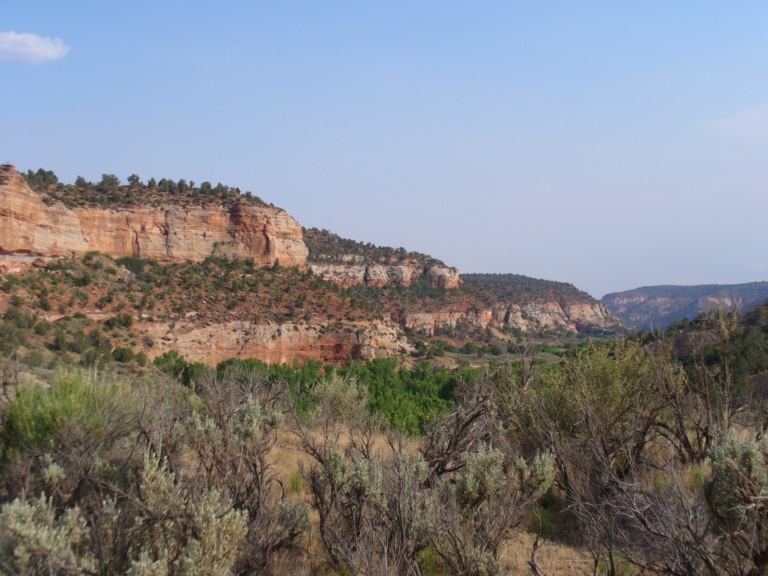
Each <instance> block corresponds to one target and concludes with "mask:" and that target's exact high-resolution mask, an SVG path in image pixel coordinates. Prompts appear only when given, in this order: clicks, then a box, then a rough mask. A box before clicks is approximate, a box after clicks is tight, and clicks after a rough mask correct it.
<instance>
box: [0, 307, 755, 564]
mask: <svg viewBox="0 0 768 576" xmlns="http://www.w3.org/2000/svg"><path fill="white" fill-rule="evenodd" d="M764 316H765V314H764V313H762V312H760V313H755V315H753V316H751V317H749V318H747V319H746V320H743V319H740V318H738V317H736V316H733V315H718V316H709V317H705V318H701V319H699V320H697V321H696V322H695V323H693V324H691V325H688V326H683V325H680V326H677V327H676V329H675V330H672V331H670V332H669V333H666V334H658V333H654V334H641V335H639V336H638V337H637V338H634V339H631V340H628V341H619V340H615V341H613V342H608V343H604V344H601V345H588V346H583V347H579V348H576V349H573V350H571V351H569V352H567V353H565V354H564V355H563V357H562V360H561V362H560V363H558V364H552V363H546V364H544V363H538V362H534V361H533V359H532V358H530V357H528V356H526V355H525V354H524V355H523V358H522V360H520V361H519V362H517V363H515V364H507V363H499V364H494V363H491V364H489V365H487V366H486V367H485V368H482V369H474V370H469V369H467V370H463V371H448V370H441V369H435V368H433V367H430V366H427V365H419V366H416V367H415V368H413V369H405V368H401V367H398V366H397V365H396V364H395V363H394V362H392V361H388V360H378V361H374V362H370V363H352V364H350V365H348V366H339V367H323V366H321V365H320V364H317V363H308V364H305V365H302V366H294V367H286V366H267V365H264V364H261V363H259V362H255V361H242V360H233V361H228V362H224V363H222V364H221V365H219V366H218V367H216V368H207V367H205V366H202V365H199V364H191V363H189V362H187V361H186V360H184V359H183V358H182V357H180V356H179V355H178V354H173V353H169V354H166V355H165V356H163V357H160V359H158V360H156V362H155V363H154V364H153V365H152V366H148V367H147V368H146V371H145V372H143V373H142V374H141V375H139V376H136V377H133V378H131V379H127V378H124V377H119V376H113V375H110V374H109V373H102V374H100V375H98V376H96V375H94V374H92V373H91V374H89V373H86V372H83V371H82V370H80V371H79V370H77V369H72V368H70V369H67V370H63V369H62V368H59V369H58V371H55V372H54V373H53V375H51V373H50V372H46V371H41V370H40V369H35V368H30V367H28V366H25V365H23V364H22V365H21V368H19V364H18V363H17V362H15V361H5V362H4V364H3V365H2V366H0V368H2V370H0V372H2V374H3V375H4V376H3V381H4V387H3V393H4V397H3V400H2V403H1V404H0V501H2V507H1V508H0V566H1V567H2V570H3V571H5V572H8V573H25V574H43V573H45V574H49V573H56V574H68V573H72V574H75V573H77V574H80V573H87V574H107V573H109V574H119V573H127V574H230V573H232V574H234V573H237V574H261V573H297V574H317V573H327V574H365V575H382V576H383V575H390V574H392V575H395V574H417V575H418V574H449V575H451V574H453V575H459V574H462V575H464V574H475V575H478V576H481V575H482V576H484V575H492V574H501V573H509V572H510V571H511V570H512V569H511V567H510V566H509V565H508V564H505V562H507V561H508V560H506V558H507V557H508V556H507V552H508V551H509V550H510V549H516V548H519V547H520V546H521V545H522V544H521V542H523V541H524V540H523V539H521V537H520V536H519V534H520V531H521V530H523V531H530V532H534V533H536V534H538V538H536V539H534V541H533V547H532V549H526V550H523V551H521V552H520V554H522V556H523V557H524V558H527V559H528V565H527V568H526V570H528V571H530V572H531V573H533V574H542V573H545V570H544V568H543V567H542V563H541V560H540V558H539V555H538V554H539V552H538V551H539V547H540V540H541V539H546V540H548V541H555V542H561V543H564V544H565V543H567V544H568V545H570V546H572V547H574V548H575V549H578V550H581V551H582V553H583V554H584V555H585V556H589V557H591V559H592V567H593V568H592V570H591V571H592V572H594V573H595V574H602V575H610V576H618V575H629V574H637V575H640V574H647V573H656V574H672V575H677V574H679V575H691V574H693V575H709V576H715V575H721V574H726V575H733V576H746V575H755V576H756V575H758V574H765V573H766V570H768V480H767V479H768V444H767V443H766V438H765V435H764V433H765V429H766V426H767V425H768V420H766V407H767V406H768V394H767V393H766V386H765V377H764V376H765V373H766V362H765V359H766V355H767V353H766V351H768V329H767V328H766V325H765V322H764ZM118 323H119V322H118ZM11 365H12V366H13V367H15V368H14V369H13V370H9V366H11ZM25 374H26V376H25ZM46 374H48V376H46ZM30 375H35V378H37V381H34V380H32V379H31V378H30ZM40 379H42V380H43V381H42V382H40ZM526 541H527V540H526Z"/></svg>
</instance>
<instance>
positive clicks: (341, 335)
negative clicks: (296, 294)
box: [137, 320, 413, 364]
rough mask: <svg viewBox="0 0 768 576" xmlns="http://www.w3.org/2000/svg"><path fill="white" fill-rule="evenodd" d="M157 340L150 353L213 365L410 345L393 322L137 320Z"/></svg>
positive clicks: (344, 355) (390, 351)
mask: <svg viewBox="0 0 768 576" xmlns="http://www.w3.org/2000/svg"><path fill="white" fill-rule="evenodd" d="M137 328H138V329H139V330H140V331H141V332H143V333H144V334H147V335H149V336H150V337H152V338H153V339H154V341H155V344H154V345H153V346H152V347H151V348H146V349H145V350H144V351H145V352H146V353H147V355H148V356H149V357H150V358H151V357H154V356H158V355H160V354H162V353H163V352H166V351H168V350H176V351H177V352H179V353H181V354H182V355H184V356H185V357H186V358H188V359H190V360H194V361H200V362H205V363H207V364H215V363H217V362H221V361H222V360H226V359H228V358H256V359H258V360H261V361H263V362H266V363H268V364H283V363H291V362H294V361H304V360H320V361H322V362H347V361H349V360H370V359H373V358H379V357H383V356H394V355H406V354H408V353H410V352H411V351H412V350H413V346H411V345H410V344H409V343H408V341H407V340H406V339H405V337H404V335H403V333H402V330H400V328H399V327H398V326H397V325H396V324H393V323H391V322H382V321H362V322H342V323H334V324H330V325H328V324H324V323H302V324H300V323H293V322H284V323H277V322H266V323H256V322H249V321H239V320H237V321H235V320H233V321H229V322H222V323H211V324H203V325H201V324H199V323H195V322H190V321H182V322H175V323H157V322H155V323H146V322H142V323H140V324H139V325H138V326H137Z"/></svg>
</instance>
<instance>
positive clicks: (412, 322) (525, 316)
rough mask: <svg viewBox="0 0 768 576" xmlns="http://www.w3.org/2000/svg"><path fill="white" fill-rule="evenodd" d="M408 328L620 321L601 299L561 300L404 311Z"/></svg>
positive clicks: (556, 326) (532, 328) (541, 327)
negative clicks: (588, 300) (586, 300)
mask: <svg viewBox="0 0 768 576" xmlns="http://www.w3.org/2000/svg"><path fill="white" fill-rule="evenodd" d="M400 323H401V325H402V326H403V327H404V328H407V329H410V330H414V331H415V332H418V333H421V334H425V335H428V336H432V335H435V334H439V333H440V332H446V331H451V330H455V329H456V328H457V327H459V326H460V325H462V324H464V325H465V326H467V327H471V328H481V329H485V328H488V327H497V328H511V329H516V330H519V331H520V332H523V333H540V332H570V333H589V332H600V331H606V332H610V331H615V330H617V329H619V328H620V324H619V322H618V320H617V319H616V317H614V316H613V315H612V314H611V313H610V312H609V311H608V310H607V309H606V308H605V307H604V306H603V305H602V304H601V303H600V302H597V301H595V302H559V301H557V300H551V301H539V302H529V303H525V304H520V303H511V302H508V303H499V304H496V305H494V306H491V307H476V306H467V307H448V308H446V309H443V310H437V311H419V310H413V311H404V312H402V314H401V316H400Z"/></svg>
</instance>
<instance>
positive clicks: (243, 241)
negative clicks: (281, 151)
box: [0, 166, 307, 268]
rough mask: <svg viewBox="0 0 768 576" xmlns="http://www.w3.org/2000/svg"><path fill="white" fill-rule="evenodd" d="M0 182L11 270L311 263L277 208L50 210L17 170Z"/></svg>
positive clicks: (56, 206)
mask: <svg viewBox="0 0 768 576" xmlns="http://www.w3.org/2000/svg"><path fill="white" fill-rule="evenodd" d="M0 180H1V181H2V183H0V255H2V256H4V260H5V265H6V267H7V268H12V267H14V266H18V265H19V264H20V263H23V262H24V261H25V258H26V259H28V258H31V257H44V258H45V257H48V258H56V257H63V256H71V255H80V254H84V253H86V252H90V251H97V252H103V253H105V254H109V255H111V256H114V257H123V256H135V257H141V258H154V259H156V260H159V261H181V260H191V261H201V260H204V259H205V258H207V257H208V256H232V257H242V258H252V259H253V260H254V262H256V263H257V264H260V265H271V264H274V263H275V262H276V261H279V262H280V264H281V265H284V266H300V267H303V266H305V265H306V260H307V248H306V246H305V245H304V241H303V239H302V231H301V226H300V225H299V224H298V222H296V220H294V219H293V218H292V217H291V216H290V215H289V214H288V213H287V212H285V211H284V210H280V209H279V208H274V207H272V206H264V205H258V204H252V203H249V202H247V201H241V202H239V203H236V204H234V205H233V206H230V207H227V206H220V205H214V204H210V205H206V206H185V207H182V206H167V207H163V208H151V207H146V206H136V207H126V208H120V209H114V210H112V209H103V208H91V207H89V208H80V209H71V208H68V207H67V206H64V205H63V204H61V203H59V202H56V203H53V204H51V205H47V204H46V203H45V202H44V201H43V198H42V196H41V195H39V194H37V193H36V192H34V191H33V190H31V189H30V188H29V187H28V186H27V185H26V182H25V181H24V179H23V178H22V177H21V175H19V174H18V173H17V172H16V171H15V170H14V169H13V167H8V166H5V167H3V170H2V173H0Z"/></svg>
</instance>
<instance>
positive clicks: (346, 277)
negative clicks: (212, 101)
mask: <svg viewBox="0 0 768 576" xmlns="http://www.w3.org/2000/svg"><path fill="white" fill-rule="evenodd" d="M50 174H51V175H52V173H50ZM32 176H34V175H32V174H29V175H27V176H24V175H22V174H20V173H18V172H17V171H16V170H15V168H14V167H13V166H10V165H3V166H2V167H0V273H3V274H5V275H6V276H12V275H13V276H15V275H21V277H24V275H25V274H26V275H30V276H31V275H34V274H35V273H36V271H42V272H43V273H44V276H45V275H46V274H48V275H49V274H50V273H45V271H46V270H52V271H55V270H60V269H67V270H70V271H69V272H68V274H69V276H68V277H66V276H65V281H69V282H71V281H72V280H71V278H72V276H73V275H75V276H77V275H79V276H77V277H86V276H87V277H89V278H90V277H91V276H93V277H96V276H99V274H100V272H99V270H103V269H107V270H111V271H112V272H111V274H112V276H109V275H107V276H103V277H101V276H100V280H99V282H96V281H95V280H93V281H92V284H90V286H89V288H90V290H81V289H78V288H77V287H76V286H70V289H71V291H70V292H69V293H66V294H65V293H63V292H61V291H62V287H61V286H62V285H61V284H58V287H57V288H52V290H53V291H54V292H56V291H58V292H61V293H60V294H57V297H58V296H60V298H59V299H58V300H57V302H56V304H55V306H57V307H59V308H62V309H63V308H66V307H68V306H71V305H72V302H76V301H77V299H78V298H84V300H83V303H82V304H81V305H77V306H76V308H77V312H78V313H79V314H81V315H84V316H85V317H87V318H90V319H91V321H93V322H97V323H98V322H104V321H105V319H108V318H109V317H111V315H114V314H117V313H120V311H121V310H123V311H124V310H128V311H129V312H128V313H129V314H132V315H133V316H134V318H135V320H136V321H135V323H134V325H133V330H134V331H135V332H136V334H137V336H136V337H135V338H133V339H129V341H130V342H133V345H134V346H140V348H141V351H142V352H143V353H145V354H146V355H147V356H148V357H149V358H152V357H155V356H157V355H160V354H162V353H164V352H166V351H169V350H176V351H178V352H180V353H182V354H183V355H184V356H186V357H187V358H189V359H191V360H195V361H203V362H207V363H216V362H219V361H221V360H224V359H226V358H229V357H241V358H251V357H252V358H258V359H261V360H264V361H265V362H269V363H289V362H293V361H303V360H320V361H322V362H344V361H348V360H351V359H371V358H376V357H379V356H393V355H394V356H403V357H405V356H407V355H409V354H411V353H412V352H413V351H414V344H413V341H412V339H413V337H414V336H417V337H420V338H433V337H448V338H454V339H456V338H458V339H459V340H462V339H464V340H466V339H470V340H471V339H475V338H487V337H488V334H490V333H493V334H496V337H500V338H509V337H512V336H514V335H515V334H518V335H519V334H524V333H527V334H543V333H547V334H556V333H569V334H605V333H612V332H615V331H617V330H620V329H621V325H620V323H619V321H618V320H617V318H616V317H615V316H614V315H613V314H612V313H611V312H610V311H609V310H608V309H607V308H606V306H605V305H604V304H603V303H601V302H599V301H597V300H595V299H594V298H592V297H591V296H589V295H588V294H585V293H583V292H581V291H579V290H577V289H576V288H574V287H573V286H572V285H570V284H565V283H557V282H550V281H545V280H537V279H533V278H528V277H525V276H516V275H466V276H462V275H460V273H459V271H458V270H457V269H456V268H454V267H451V266H448V265H446V264H444V263H443V262H441V261H439V260H437V259H435V258H433V257H431V256H428V255H425V254H420V253H417V252H409V251H407V250H405V249H403V248H398V249H395V248H387V247H380V246H374V245H372V244H369V243H362V242H356V241H353V240H348V239H344V238H341V237H339V236H337V235H335V234H333V233H330V232H328V231H326V230H317V229H304V228H302V227H301V225H300V224H299V223H298V222H297V221H296V220H295V219H294V218H293V217H292V216H290V215H289V214H288V213H287V212H286V211H285V210H282V209H280V208H277V207H275V206H273V205H271V204H266V203H265V202H263V201H261V200H260V199H258V198H255V197H253V196H252V195H250V194H240V193H239V190H237V189H229V188H228V187H224V188H223V189H224V190H225V193H222V194H220V195H219V196H216V195H215V194H211V193H209V192H206V193H204V191H203V189H202V188H200V187H195V188H192V187H187V188H183V187H181V185H179V186H180V188H179V192H178V194H177V195H173V194H165V196H163V195H162V194H161V193H160V191H159V190H158V187H153V186H150V185H143V184H135V183H134V184H132V185H131V186H126V185H115V186H114V187H113V188H111V189H106V188H105V187H103V186H100V185H98V184H93V183H85V184H82V183H81V184H75V185H63V184H59V183H58V182H57V180H56V181H55V182H54V183H53V184H46V185H45V186H41V185H39V183H38V185H37V186H35V188H33V186H32V185H30V182H31V183H32V184H34V183H35V182H34V179H33V178H32V179H31V180H29V181H28V179H30V178H31V177H32ZM163 182H164V181H161V183H160V185H165V184H163ZM165 182H168V181H165ZM217 188H218V187H217ZM206 190H210V185H208V187H207V188H206ZM231 190H237V193H231V192H230V191H231ZM96 253H100V254H104V255H106V256H108V257H109V258H108V259H107V260H106V261H104V262H102V263H101V264H99V266H98V267H97V268H93V269H90V268H88V266H95V264H94V259H93V258H92V255H94V254H96ZM125 259H127V260H126V261H125V262H124V261H123V260H125ZM211 259H214V261H220V262H222V264H221V266H224V268H226V267H227V266H230V267H231V266H234V269H235V272H232V274H234V276H233V277H232V278H231V279H230V280H227V282H228V284H227V285H226V286H229V288H228V287H226V286H225V287H224V288H222V287H214V286H212V285H211V286H208V285H207V284H206V286H207V287H204V288H203V287H201V286H203V283H204V282H205V278H206V277H205V275H203V276H199V275H198V276H197V280H196V281H193V282H191V283H190V284H189V285H188V286H186V285H185V288H184V289H185V290H187V291H186V292H183V293H182V292H180V290H182V288H181V287H180V285H178V284H174V282H176V281H182V280H178V279H177V280H174V281H170V282H171V284H170V286H171V288H169V287H168V286H167V285H166V284H167V283H168V282H169V280H167V279H165V280H162V281H161V280H155V281H154V284H152V283H151V282H150V283H149V284H147V283H144V284H142V288H141V290H139V289H138V287H137V286H138V285H139V284H141V282H140V279H139V275H140V274H142V273H141V270H142V268H141V267H142V266H143V265H144V264H142V263H144V262H149V263H151V262H155V263H156V264H152V266H159V268H158V270H165V272H162V274H160V275H161V276H162V275H163V274H165V275H166V276H167V275H168V274H170V272H168V271H172V270H176V272H177V273H178V274H181V275H182V276H183V275H185V274H186V275H192V274H194V273H195V272H196V271H195V270H194V267H193V268H189V267H186V268H185V266H186V264H185V263H198V264H200V265H203V267H204V268H205V267H206V266H207V263H208V262H209V261H211ZM86 261H88V263H86ZM236 261H243V262H246V261H247V262H251V263H252V264H250V265H249V266H252V267H253V269H250V268H248V270H240V269H239V268H238V265H235V264H232V265H230V264H225V263H226V262H236ZM84 263H85V266H84ZM137 265H138V266H139V268H138V269H136V270H135V271H132V270H134V268H135V267H136V266H137ZM83 266H84V268H85V269H84V270H81V271H79V272H77V274H75V272H73V271H72V270H74V269H79V268H78V267H83ZM174 266H176V268H174ZM179 266H181V268H178V267H179ZM164 267H165V268H164ZM258 270H261V271H262V272H259V274H256V271H258ZM281 270H283V271H286V272H281ZM291 270H295V271H296V272H290V271H291ZM198 272H199V270H198ZM222 273H223V272H222ZM229 273H230V272H227V274H229ZM207 274H208V275H211V274H213V276H214V277H216V274H217V273H216V272H208V273H207ZM255 276H258V277H259V278H261V280H260V281H254V280H253V278H254V277H255ZM283 276H285V278H283ZM486 276H487V277H486ZM66 278H70V279H69V280H66ZM281 278H282V280H281ZM89 282H91V281H90V280H89ZM275 282H277V283H278V284H279V286H280V288H279V289H278V287H277V285H276V284H275ZM318 282H320V283H319V284H318ZM323 282H325V283H326V284H323ZM174 285H175V286H176V288H173V286H174ZM270 285H271V286H272V287H271V288H268V287H269V286H270ZM233 286H240V287H242V286H245V287H246V288H245V289H244V291H241V292H237V291H232V287H233ZM248 286H252V288H248ZM333 286H336V288H332V287H333ZM195 287H197V288H198V289H197V291H196V292H194V291H193V290H194V289H195ZM131 291H133V293H134V294H133V296H131V297H130V298H129V299H127V300H125V301H123V300H121V298H120V295H121V293H131ZM174 291H175V292H174ZM83 292H85V294H84V295H83ZM46 294H48V293H47V292H46ZM148 294H154V296H153V300H158V301H159V302H160V301H161V300H162V299H163V298H164V299H165V301H164V302H160V303H161V304H162V307H163V310H164V312H163V313H162V314H161V315H160V316H153V315H150V314H147V313H146V311H145V310H144V309H143V308H142V305H139V304H137V301H139V300H141V301H142V302H143V301H144V300H146V298H147V295H148ZM238 294H240V295H239V296H238ZM220 296H223V297H225V298H226V297H230V303H229V309H227V307H226V306H224V307H222V306H223V305H222V304H221V303H219V304H218V305H213V304H212V303H213V302H215V301H216V300H217V299H218V300H221V298H220ZM28 297H29V298H40V299H46V300H47V299H49V298H51V297H52V296H50V295H49V296H46V295H41V294H37V295H34V294H30V295H29V296H28ZM105 301H107V302H111V304H106V305H105V304H104V302H105ZM8 306H9V300H8V299H2V298H0V308H3V307H4V308H6V309H7V307H8ZM47 316H48V317H50V318H49V319H50V321H51V322H58V321H60V320H61V318H62V315H59V316H58V317H56V318H54V317H53V316H51V315H50V314H48V315H47ZM54 316H55V315H54ZM489 330H490V331H491V332H489ZM137 339H138V340H137ZM137 342H151V344H143V345H142V344H139V343H137Z"/></svg>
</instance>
